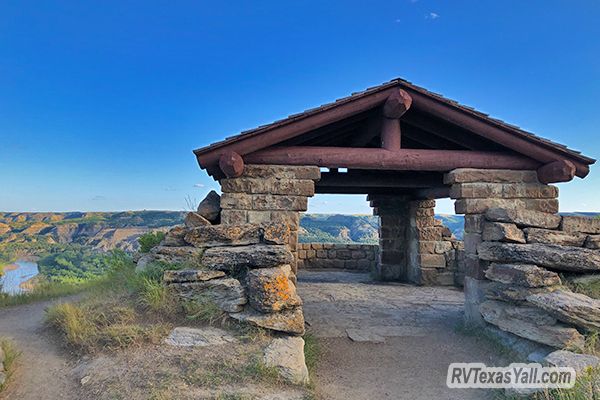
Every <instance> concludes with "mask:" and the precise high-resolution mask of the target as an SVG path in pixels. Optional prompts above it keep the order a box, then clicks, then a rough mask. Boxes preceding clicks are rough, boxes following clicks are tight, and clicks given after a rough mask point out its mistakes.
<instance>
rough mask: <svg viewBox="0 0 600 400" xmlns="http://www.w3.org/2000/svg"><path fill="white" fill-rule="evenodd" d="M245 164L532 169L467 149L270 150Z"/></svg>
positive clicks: (516, 159)
mask: <svg viewBox="0 0 600 400" xmlns="http://www.w3.org/2000/svg"><path fill="white" fill-rule="evenodd" d="M244 161H245V162H246V163H247V164H283V165H316V166H319V167H328V168H355V169H381V170H393V171H450V170H453V169H455V168H487V169H494V168H496V169H519V170H535V169H537V168H538V167H539V166H540V163H539V162H537V161H535V160H532V159H529V158H527V157H524V156H519V155H510V154H506V153H495V152H483V151H470V150H411V149H403V150H399V151H388V150H384V149H371V148H354V147H316V146H315V147H313V146H297V147H273V148H271V149H266V150H261V151H257V152H255V153H252V154H248V155H246V156H244Z"/></svg>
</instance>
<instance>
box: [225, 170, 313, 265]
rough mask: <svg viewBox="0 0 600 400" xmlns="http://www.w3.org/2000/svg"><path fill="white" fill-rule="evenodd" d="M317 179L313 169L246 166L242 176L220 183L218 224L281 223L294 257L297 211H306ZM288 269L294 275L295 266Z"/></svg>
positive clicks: (297, 223) (296, 238) (296, 241)
mask: <svg viewBox="0 0 600 400" xmlns="http://www.w3.org/2000/svg"><path fill="white" fill-rule="evenodd" d="M320 178H321V172H320V170H319V168H318V167H313V166H283V165H246V166H245V168H244V173H243V174H242V176H240V177H238V178H232V179H222V180H221V181H220V183H221V191H222V192H223V194H222V195H221V208H222V211H221V223H222V224H226V225H239V224H245V223H264V222H283V223H285V224H287V225H288V226H289V228H290V231H291V234H290V239H289V243H288V247H289V248H290V250H291V251H292V252H293V253H294V255H296V248H297V245H298V229H299V227H300V216H299V212H301V211H306V210H307V207H308V198H309V197H312V196H313V195H314V194H315V181H318V180H319V179H320ZM292 270H293V272H294V274H296V272H297V266H296V263H294V265H292Z"/></svg>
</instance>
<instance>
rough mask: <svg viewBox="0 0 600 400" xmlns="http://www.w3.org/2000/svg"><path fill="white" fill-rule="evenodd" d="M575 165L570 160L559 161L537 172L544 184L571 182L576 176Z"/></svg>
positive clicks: (544, 166) (542, 167)
mask: <svg viewBox="0 0 600 400" xmlns="http://www.w3.org/2000/svg"><path fill="white" fill-rule="evenodd" d="M575 170H576V167H575V165H574V164H573V163H572V162H571V161H568V160H557V161H553V162H551V163H548V164H546V165H543V166H541V167H540V168H538V170H537V175H538V180H539V181H540V182H542V183H556V182H569V181H570V180H572V179H573V177H574V176H575Z"/></svg>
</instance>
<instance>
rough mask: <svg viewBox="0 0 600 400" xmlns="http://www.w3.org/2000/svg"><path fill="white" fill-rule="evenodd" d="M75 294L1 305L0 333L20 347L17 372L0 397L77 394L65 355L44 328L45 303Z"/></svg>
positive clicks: (4, 399) (26, 398)
mask: <svg viewBox="0 0 600 400" xmlns="http://www.w3.org/2000/svg"><path fill="white" fill-rule="evenodd" d="M74 298H76V297H70V298H65V299H62V300H60V299H59V300H53V301H45V302H40V303H34V304H27V305H23V306H16V307H8V308H2V309H0V336H1V337H6V338H9V339H12V340H13V341H14V342H15V344H16V345H17V346H18V348H19V349H20V350H21V351H22V355H21V358H20V359H19V364H20V366H19V368H18V370H17V374H16V375H15V376H14V377H13V378H14V379H13V380H12V382H11V383H10V384H9V386H8V389H7V391H6V392H4V393H2V394H1V395H0V399H2V400H8V399H20V400H39V399H65V400H70V399H77V398H78V390H79V385H78V383H77V382H75V380H74V379H73V378H71V376H72V374H71V366H70V363H69V361H68V355H66V354H64V352H63V351H62V350H61V349H60V348H59V347H58V346H57V344H56V343H54V342H53V341H52V340H51V339H50V338H49V336H48V333H47V332H46V331H45V330H44V316H45V313H44V310H45V309H46V307H48V306H49V305H51V304H53V303H56V302H60V301H66V300H71V299H74Z"/></svg>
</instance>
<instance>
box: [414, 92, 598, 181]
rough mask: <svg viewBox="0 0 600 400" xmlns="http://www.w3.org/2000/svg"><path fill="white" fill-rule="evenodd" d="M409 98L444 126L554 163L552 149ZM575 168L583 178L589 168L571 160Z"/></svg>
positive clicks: (416, 95) (435, 102) (420, 97)
mask: <svg viewBox="0 0 600 400" xmlns="http://www.w3.org/2000/svg"><path fill="white" fill-rule="evenodd" d="M408 92H409V94H410V95H411V97H412V99H413V108H415V109H417V110H419V111H422V112H424V113H427V114H430V115H433V116H435V117H437V118H440V119H442V120H444V121H446V122H448V123H451V124H454V125H456V126H459V127H461V128H463V129H467V130H468V131H470V132H472V133H473V134H475V135H478V136H481V137H484V138H486V139H488V140H491V141H493V142H496V143H499V144H501V145H502V146H505V147H508V148H509V149H512V150H514V151H516V152H518V153H520V154H526V155H527V156H528V157H531V158H533V159H535V160H538V161H539V162H540V163H550V162H552V161H555V160H556V157H557V152H556V150H551V149H547V148H545V147H543V146H542V145H540V144H537V143H533V142H531V141H530V140H528V139H527V138H525V137H523V136H518V135H514V134H507V133H506V130H505V129H502V128H500V127H497V126H494V125H492V124H490V123H489V122H488V121H484V120H483V117H480V116H478V115H468V114H467V113H466V112H463V111H457V110H456V109H455V108H454V107H453V106H450V105H449V104H445V103H443V102H440V101H438V100H434V99H432V98H430V97H429V96H426V95H425V94H423V93H419V92H417V91H415V90H410V89H409V90H408ZM573 164H574V165H575V168H576V172H575V174H576V175H577V176H578V177H580V178H585V177H586V176H587V175H588V174H589V172H590V168H589V166H588V165H586V164H583V163H581V162H575V161H573Z"/></svg>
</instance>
